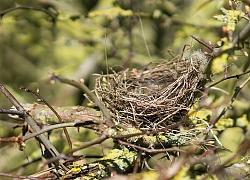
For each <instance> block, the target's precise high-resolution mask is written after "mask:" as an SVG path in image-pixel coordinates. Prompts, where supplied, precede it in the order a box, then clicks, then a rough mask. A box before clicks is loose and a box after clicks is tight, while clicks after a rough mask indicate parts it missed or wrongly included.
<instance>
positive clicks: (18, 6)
mask: <svg viewBox="0 0 250 180" xmlns="http://www.w3.org/2000/svg"><path fill="white" fill-rule="evenodd" d="M17 9H27V10H35V11H41V12H44V13H46V14H47V15H49V16H50V17H51V18H52V22H53V23H55V22H56V15H55V14H53V13H51V12H50V11H48V10H46V9H44V8H39V7H31V6H21V5H19V4H16V5H15V7H13V8H10V9H6V10H4V11H1V12H0V17H3V16H4V15H5V14H7V13H9V12H11V11H15V10H17Z"/></svg>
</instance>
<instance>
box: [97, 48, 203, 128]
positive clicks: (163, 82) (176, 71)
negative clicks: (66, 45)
mask: <svg viewBox="0 0 250 180" xmlns="http://www.w3.org/2000/svg"><path fill="white" fill-rule="evenodd" d="M207 63H208V58H207V57H206V56H205V55H204V54H203V52H202V51H200V50H198V51H193V52H191V53H190V54H189V55H188V56H186V57H180V56H177V57H176V58H173V59H172V60H169V61H167V60H160V61H157V62H152V63H150V64H149V65H148V66H147V67H146V68H144V69H142V70H137V69H133V70H129V69H126V70H124V71H120V72H117V73H116V72H114V73H113V74H109V75H99V77H98V78H97V80H96V86H95V93H96V95H97V97H98V98H99V100H100V101H102V102H103V103H104V105H105V106H106V107H107V108H108V109H109V111H110V114H111V116H112V119H113V121H114V122H115V123H122V124H123V125H126V126H128V127H136V128H139V129H153V128H154V129H159V128H164V127H167V126H169V125H172V124H173V123H176V122H180V121H181V120H183V118H184V117H186V116H187V113H188V111H189V109H190V106H191V105H192V104H193V103H194V101H195V96H196V94H197V92H198V91H199V90H198V89H199V86H200V84H201V82H202V81H203V79H204V75H203V74H204V70H205V68H206V65H207Z"/></svg>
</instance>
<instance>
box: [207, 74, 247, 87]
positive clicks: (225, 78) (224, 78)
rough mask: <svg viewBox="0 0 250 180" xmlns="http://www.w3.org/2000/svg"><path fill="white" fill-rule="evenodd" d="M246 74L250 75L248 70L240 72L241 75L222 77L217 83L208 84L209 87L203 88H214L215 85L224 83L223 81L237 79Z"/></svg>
mask: <svg viewBox="0 0 250 180" xmlns="http://www.w3.org/2000/svg"><path fill="white" fill-rule="evenodd" d="M248 73H250V70H248V71H245V72H242V73H240V74H236V75H233V76H227V77H223V78H222V79H220V80H219V81H217V82H215V83H213V84H210V85H209V86H207V87H205V88H211V87H213V86H215V85H217V84H219V83H221V82H222V81H225V80H228V79H233V78H236V79H238V78H239V77H240V76H242V75H245V74H248Z"/></svg>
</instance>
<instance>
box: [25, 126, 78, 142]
mask: <svg viewBox="0 0 250 180" xmlns="http://www.w3.org/2000/svg"><path fill="white" fill-rule="evenodd" d="M76 126H77V123H60V124H55V125H49V126H46V127H44V128H42V129H41V130H40V131H37V132H34V133H32V134H28V135H25V136H23V141H26V140H28V139H31V138H33V137H36V136H38V135H39V134H43V133H45V132H48V131H51V130H54V129H59V128H65V127H76Z"/></svg>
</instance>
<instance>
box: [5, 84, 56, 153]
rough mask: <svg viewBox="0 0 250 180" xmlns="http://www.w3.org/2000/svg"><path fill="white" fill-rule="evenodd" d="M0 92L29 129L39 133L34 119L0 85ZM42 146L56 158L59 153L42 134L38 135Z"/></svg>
mask: <svg viewBox="0 0 250 180" xmlns="http://www.w3.org/2000/svg"><path fill="white" fill-rule="evenodd" d="M0 91H1V92H2V93H3V94H4V95H5V96H6V97H7V99H8V100H9V101H10V102H11V103H12V104H13V105H14V106H15V108H16V109H17V110H19V111H20V112H23V117H24V119H25V121H26V122H27V123H28V124H29V125H30V127H31V128H32V129H33V130H34V131H35V132H38V131H40V130H41V129H40V127H39V126H38V125H37V124H36V122H35V121H34V119H33V118H32V117H31V116H30V115H29V114H28V113H27V112H26V111H25V109H24V108H23V106H22V105H21V104H20V103H19V102H18V101H17V100H16V99H15V97H14V96H13V95H12V94H11V93H10V92H9V91H8V90H7V89H6V88H5V87H4V86H3V85H2V84H0ZM38 137H39V138H40V140H41V142H42V143H43V145H44V146H45V147H46V148H47V149H48V151H49V152H50V153H51V155H52V156H58V155H59V152H58V151H57V150H56V148H55V147H54V146H53V145H52V144H51V142H50V141H49V140H48V138H47V137H46V136H45V135H44V134H40V135H38Z"/></svg>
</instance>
